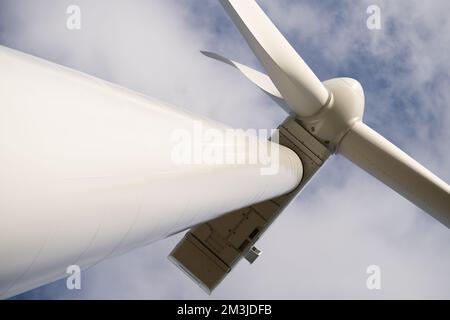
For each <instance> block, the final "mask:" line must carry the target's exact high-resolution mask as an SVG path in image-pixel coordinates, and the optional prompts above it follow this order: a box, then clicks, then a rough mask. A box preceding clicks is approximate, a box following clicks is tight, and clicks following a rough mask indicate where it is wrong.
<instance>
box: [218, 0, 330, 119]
mask: <svg viewBox="0 0 450 320" xmlns="http://www.w3.org/2000/svg"><path fill="white" fill-rule="evenodd" d="M220 2H221V3H222V5H223V7H224V8H225V10H226V11H227V12H228V15H229V16H230V17H231V19H232V20H233V22H234V23H235V25H236V26H237V28H238V29H239V31H240V32H241V33H242V35H243V36H244V38H245V39H246V40H247V43H248V44H249V46H250V48H251V49H252V50H253V52H254V53H255V55H256V56H257V57H258V59H259V61H260V62H261V64H262V65H263V66H264V68H265V69H266V70H267V73H268V74H269V76H270V78H271V79H272V81H273V83H274V84H275V86H276V87H277V88H278V90H279V92H280V93H281V94H282V95H283V98H284V99H285V100H286V103H287V104H288V105H289V106H290V107H291V108H292V110H293V111H294V112H295V113H296V114H297V115H298V116H300V117H308V116H311V115H313V114H315V113H316V112H318V111H319V110H320V109H321V108H322V107H323V106H324V105H326V104H327V102H328V99H329V93H328V91H327V89H326V88H325V87H324V86H323V85H322V83H321V82H320V80H319V79H318V78H317V77H316V75H315V74H314V73H313V72H312V71H311V69H310V68H309V67H308V66H307V64H306V63H305V62H304V61H303V59H302V58H301V57H300V56H299V55H298V53H297V52H296V51H295V50H294V48H293V47H292V46H291V45H290V44H289V42H288V41H287V40H286V39H285V38H284V37H283V35H282V34H281V33H280V31H279V30H278V29H277V28H276V27H275V25H274V24H273V23H272V21H270V19H269V18H268V17H267V15H266V14H265V13H264V11H263V10H262V9H261V8H260V7H259V6H258V4H257V3H256V2H255V1H254V0H220Z"/></svg>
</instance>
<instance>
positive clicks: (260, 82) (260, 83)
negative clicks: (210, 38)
mask: <svg viewBox="0 0 450 320" xmlns="http://www.w3.org/2000/svg"><path fill="white" fill-rule="evenodd" d="M201 53H203V54H204V55H205V56H207V57H209V58H212V59H215V60H218V61H220V62H223V63H226V64H228V65H230V66H232V67H234V68H236V69H238V70H239V71H240V72H241V73H242V74H243V75H244V76H245V77H246V78H247V79H248V80H250V81H251V82H253V84H255V85H256V86H257V87H258V88H260V89H261V90H262V91H264V93H266V94H267V95H268V96H269V97H270V98H272V100H273V101H275V103H277V104H278V105H279V106H280V107H281V108H283V110H285V111H286V112H287V113H292V110H291V108H289V106H288V105H287V104H286V102H285V101H284V99H283V96H282V95H281V93H280V91H278V89H277V87H275V85H274V84H273V82H272V80H271V79H270V78H269V77H268V76H267V75H266V74H264V73H262V72H259V71H257V70H255V69H252V68H250V67H248V66H246V65H243V64H240V63H238V62H236V61H233V60H230V59H227V58H225V57H223V56H221V55H219V54H217V53H214V52H208V51H201Z"/></svg>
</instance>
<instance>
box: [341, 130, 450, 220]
mask: <svg viewBox="0 0 450 320" xmlns="http://www.w3.org/2000/svg"><path fill="white" fill-rule="evenodd" d="M338 152H339V153H341V154H342V155H344V156H345V157H346V158H348V159H349V160H351V161H352V162H353V163H355V164H356V165H358V166H359V167H361V168H362V169H364V170H365V171H367V172H368V173H370V174H371V175H373V176H374V177H376V178H377V179H379V180H380V181H382V182H383V183H385V184H386V185H387V186H389V187H391V188H392V189H393V190H395V191H397V192H398V193H399V194H401V195H402V196H404V197H405V198H406V199H408V200H409V201H411V202H412V203H414V204H415V205H417V206H418V207H419V208H421V209H422V210H424V211H425V212H427V213H429V214H430V215H431V216H433V217H434V218H436V219H437V220H439V221H440V222H441V223H443V224H444V225H446V226H447V227H448V228H450V186H449V185H448V184H447V183H445V182H444V181H442V180H441V179H440V178H438V177H437V176H435V175H434V174H433V173H431V172H430V171H429V170H428V169H426V168H425V167H423V166H422V165H421V164H419V163H418V162H417V161H415V160H414V159H413V158H411V157H410V156H408V155H407V154H406V153H404V152H403V151H402V150H400V149H399V148H397V147H396V146H395V145H393V144H392V143H390V142H389V141H388V140H386V139H385V138H383V137H382V136H381V135H380V134H378V133H377V132H375V131H374V130H372V129H371V128H369V127H368V126H367V125H365V124H364V123H362V122H358V123H356V124H355V126H354V127H353V128H352V129H351V130H350V132H348V133H347V135H346V136H345V137H344V138H343V140H342V142H341V144H340V146H339V150H338Z"/></svg>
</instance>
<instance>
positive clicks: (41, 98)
mask: <svg viewBox="0 0 450 320" xmlns="http://www.w3.org/2000/svg"><path fill="white" fill-rule="evenodd" d="M221 3H222V5H223V6H224V8H225V9H226V11H227V13H228V14H229V15H230V17H231V18H232V20H233V22H234V23H235V24H236V26H237V27H238V29H239V31H240V32H241V33H242V35H243V36H244V38H245V39H246V40H247V42H248V44H249V46H250V48H251V49H252V50H253V52H254V53H255V55H256V56H257V57H258V59H259V60H260V62H261V64H262V65H263V67H264V68H265V70H266V71H267V75H265V74H262V73H260V72H258V71H256V70H253V69H251V68H249V67H246V66H244V65H242V64H239V63H236V62H234V61H231V60H228V59H225V58H223V57H221V56H219V55H216V54H212V53H205V54H207V55H208V56H210V57H213V58H216V59H219V60H221V61H224V62H226V63H228V64H231V65H233V66H235V67H236V68H238V69H239V70H240V71H241V72H242V73H243V74H244V75H245V76H246V77H247V78H249V79H250V80H251V81H252V82H254V83H255V84H256V85H257V86H258V87H259V88H261V89H262V90H264V91H265V92H266V93H267V94H268V95H269V96H271V97H272V98H273V99H274V101H276V102H277V103H278V104H279V105H280V106H281V107H283V108H284V109H285V110H287V111H288V112H289V114H290V116H289V118H288V119H287V120H286V121H285V122H284V123H283V124H282V125H281V126H280V133H281V139H280V144H281V146H279V145H278V144H277V143H275V142H272V141H262V140H258V139H257V138H251V139H255V140H258V141H257V143H258V144H261V145H263V146H265V147H267V148H268V149H270V150H271V148H276V147H278V148H279V153H278V154H277V155H275V154H270V155H269V158H270V160H274V161H275V160H278V161H279V170H278V172H277V173H276V174H274V175H261V169H262V165H261V164H258V163H256V164H248V163H246V164H226V165H223V164H202V163H195V164H177V163H174V161H173V153H172V152H173V133H174V132H177V130H178V131H179V130H182V131H183V132H188V133H193V131H194V130H195V128H194V127H195V123H198V122H201V123H202V124H203V126H204V127H205V128H207V129H211V130H216V131H219V132H224V131H226V130H227V129H229V128H228V127H226V126H224V125H222V124H219V123H216V122H213V121H210V120H207V119H202V118H199V117H196V116H194V115H191V114H188V113H186V112H182V111H179V110H176V109H174V108H172V107H171V106H168V105H167V104H164V103H162V102H160V101H157V100H155V99H151V98H148V97H144V96H142V95H140V94H137V93H134V92H131V91H129V90H126V89H123V88H120V87H118V86H115V85H112V84H110V83H107V82H105V81H102V80H99V79H96V78H93V77H90V76H87V75H84V74H81V73H79V72H76V71H73V70H70V69H67V68H64V67H61V66H58V65H55V64H52V63H49V62H46V61H43V60H41V59H37V58H35V57H31V56H28V55H25V54H23V53H19V52H16V51H14V50H11V49H7V48H4V47H0V69H1V70H2V73H1V74H0V176H1V177H2V179H1V180H0V259H1V261H2V262H1V264H0V297H3V298H6V297H10V296H12V295H15V294H18V293H20V292H24V291H26V290H30V289H32V288H35V287H37V286H40V285H43V284H45V283H49V282H51V281H54V280H56V279H60V278H63V277H65V276H67V273H66V270H67V267H68V266H70V265H79V266H80V267H81V268H82V269H84V268H88V267H90V266H92V265H95V264H97V263H98V262H100V261H102V260H104V259H106V258H108V257H111V256H116V255H119V254H122V253H124V252H126V251H129V250H131V249H133V248H136V247H138V246H143V245H146V244H148V243H150V242H152V241H156V240H158V239H162V238H165V237H168V236H170V235H172V234H174V233H177V232H180V231H182V230H186V229H189V228H191V227H194V228H192V229H191V231H189V232H188V233H187V234H186V236H185V238H184V239H183V240H182V241H181V242H180V244H179V245H178V246H177V247H176V248H175V249H174V251H173V252H172V253H171V255H170V258H171V259H172V260H173V261H174V262H175V263H177V264H178V265H179V266H180V267H182V268H183V270H184V271H186V272H187V273H188V274H189V275H191V276H192V277H193V278H194V279H195V280H196V281H197V282H199V284H200V285H202V286H203V287H204V288H205V289H206V290H207V291H211V290H213V289H214V288H215V287H216V286H217V285H218V284H219V283H220V281H221V280H222V279H223V278H224V277H225V276H226V274H228V273H229V271H230V270H231V269H232V267H233V266H234V265H235V264H236V262H237V261H239V260H240V258H242V257H244V256H246V258H247V259H248V260H249V261H254V259H255V258H256V257H257V256H258V255H259V254H260V252H259V251H258V250H257V249H256V248H254V247H253V244H254V243H255V242H256V240H257V239H258V238H259V237H260V235H261V234H262V233H263V232H264V231H265V230H266V229H267V227H268V226H269V225H270V223H271V222H272V221H273V220H274V219H275V218H276V216H277V215H278V214H279V213H280V212H281V211H282V210H283V208H284V207H285V206H287V205H288V204H289V202H290V201H292V199H293V198H294V197H295V196H296V195H297V194H298V193H299V191H300V190H301V189H302V188H303V187H304V186H305V184H306V183H307V182H308V181H309V180H310V179H311V178H312V176H313V175H314V173H315V172H316V171H317V170H318V169H319V168H320V166H321V165H322V164H323V163H324V162H325V161H326V159H327V158H328V157H329V156H330V155H331V154H332V153H338V154H342V155H344V156H345V157H346V158H348V159H349V160H351V161H352V162H354V163H355V164H356V165H358V166H360V167H361V168H363V169H364V170H366V171H367V172H369V173H370V174H372V175H373V176H375V177H376V178H378V179H379V180H381V181H382V182H383V183H385V184H386V185H388V186H389V187H391V188H392V189H394V190H395V191H397V192H398V193H400V194H401V195H403V196H404V197H405V198H407V199H408V200H410V201H411V202H413V203H414V204H416V205H417V206H418V207H420V208H422V209H423V210H424V211H426V212H427V213H429V214H430V215H432V216H433V217H435V218H436V219H437V220H439V221H440V222H441V223H443V224H444V225H446V226H447V227H450V187H449V186H448V185H447V184H446V183H445V182H444V181H442V180H441V179H439V178H438V177H437V176H435V175H434V174H432V173H431V172H430V171H428V170H427V169H426V168H424V167H423V166H422V165H420V164H419V163H417V162H416V161H415V160H414V159H412V158H411V157H409V156H408V155H406V154H405V153H404V152H402V151H401V150H400V149H398V148H397V147H395V146H394V145H393V144H391V143H390V142H389V141H387V140H386V139H385V138H383V137H382V136H381V135H379V134H378V133H376V132H375V131H374V130H372V129H370V128H369V127H368V126H367V125H365V124H364V123H363V122H362V117H363V111H364V92H363V89H362V87H361V85H360V84H359V83H358V82H357V81H356V80H354V79H349V78H338V79H332V80H328V81H325V82H323V83H322V82H320V80H319V79H318V78H317V77H316V76H315V75H314V73H313V72H312V71H311V69H310V68H309V67H308V66H307V65H306V63H305V62H304V61H303V60H302V58H301V57H300V56H299V55H298V54H297V53H296V52H295V50H294V49H293V48H292V46H291V45H290V44H289V43H288V42H287V40H286V39H285V38H284V37H283V36H282V34H281V33H280V32H279V31H278V30H277V28H276V27H275V26H274V25H273V23H272V22H271V21H270V19H269V18H268V17H267V16H266V15H265V13H264V12H263V11H262V9H261V8H260V7H259V6H258V5H257V3H256V2H255V1H254V0H222V1H221ZM193 128H194V129H193ZM238 136H239V134H238ZM224 144H225V142H224ZM228 146H229V145H228ZM231 146H232V147H237V148H236V149H233V150H238V151H236V152H244V154H246V155H248V154H249V153H250V152H251V151H250V150H248V149H247V148H246V147H245V146H244V147H243V148H242V146H240V145H239V144H238V143H236V142H233V143H232V145H231ZM239 147H241V148H239ZM275 158H277V159H275Z"/></svg>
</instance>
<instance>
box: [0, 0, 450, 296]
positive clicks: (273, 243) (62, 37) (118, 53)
mask: <svg viewBox="0 0 450 320" xmlns="http://www.w3.org/2000/svg"><path fill="white" fill-rule="evenodd" d="M259 2H260V3H261V4H262V6H263V7H264V8H265V9H267V11H268V13H269V15H270V16H271V18H273V20H274V22H275V23H276V24H277V25H278V26H279V27H280V29H281V30H282V31H283V32H284V33H285V34H286V35H287V37H288V39H289V40H290V41H291V42H292V43H293V45H294V47H295V48H296V49H297V50H298V51H299V52H300V53H301V54H302V56H303V57H304V58H305V60H306V61H307V62H308V63H309V64H310V65H311V67H312V68H313V70H315V71H316V72H317V74H318V75H319V77H320V78H321V79H322V80H326V79H327V78H331V77H337V76H351V77H354V78H356V79H358V80H360V81H361V83H362V84H363V85H364V88H365V92H366V99H367V104H366V115H365V120H366V122H367V123H369V124H370V125H371V126H373V127H374V128H375V129H376V130H377V131H379V132H380V133H382V134H383V135H385V136H386V137H387V138H389V139H390V140H392V141H393V142H395V143H396V144H398V145H400V146H401V147H402V148H403V149H404V150H405V151H407V152H408V153H410V154H411V155H413V156H414V157H415V158H417V159H418V160H419V161H420V162H422V163H423V164H424V165H426V166H427V167H429V168H430V169H431V170H432V171H433V172H435V173H436V174H438V175H440V176H442V177H443V178H444V179H445V180H446V181H450V151H448V141H450V127H449V126H448V125H447V124H448V123H449V122H450V108H449V105H450V93H449V90H448V87H449V85H450V80H449V77H448V75H449V74H450V62H449V61H448V58H447V55H448V52H449V49H450V43H449V41H450V37H449V36H448V31H449V30H450V25H449V24H450V22H449V21H448V19H446V18H447V17H446V15H445V13H446V11H447V10H446V9H447V8H448V4H447V1H445V0H442V1H441V0H433V1H428V2H423V1H418V0H402V1H395V2H393V1H377V3H378V4H379V5H380V7H381V13H382V21H383V24H382V26H383V28H382V30H380V31H370V30H368V29H367V28H366V19H367V14H366V8H367V6H368V5H370V4H372V3H371V1H361V2H358V3H357V4H355V2H354V1H350V0H345V1H339V3H336V2H334V1H320V2H318V1H289V0H280V1H268V0H265V1H262V0H261V1H259ZM73 3H76V4H78V5H79V6H80V7H81V10H82V19H83V20H82V29H81V30H80V31H76V32H75V31H72V32H71V31H68V30H67V29H65V19H66V14H65V9H66V8H67V5H68V4H73ZM0 6H1V7H0V43H1V44H4V45H7V46H10V47H13V48H16V49H19V50H22V51H25V52H29V53H32V54H35V55H38V56H41V57H44V58H46V59H48V60H51V61H55V62H58V63H60V64H64V65H67V66H69V67H72V68H75V69H78V70H81V71H84V72H87V73H90V74H93V75H95V76H97V77H100V78H104V79H106V80H109V81H113V82H116V83H119V84H121V85H123V86H126V87H129V88H131V89H134V90H137V91H140V92H143V93H145V94H148V95H151V96H154V97H157V98H160V99H162V100H165V101H168V102H170V103H173V104H175V105H177V106H181V107H184V108H186V109H188V110H190V111H193V112H195V113H199V114H202V115H206V116H208V117H210V118H213V119H215V120H220V121H222V122H225V123H227V124H230V125H233V126H235V127H244V128H248V127H256V128H272V127H276V126H277V124H278V123H280V122H281V121H282V119H283V117H284V116H285V115H284V113H283V111H281V110H279V109H278V107H277V106H276V105H274V104H273V103H272V102H271V101H270V100H269V99H267V98H266V97H265V96H264V95H263V94H261V93H260V92H259V91H258V90H257V89H256V88H254V87H253V86H252V85H251V84H249V83H247V81H246V80H245V79H243V78H241V77H240V75H239V74H237V73H236V72H235V71H234V70H233V69H232V68H227V67H226V66H221V65H219V64H216V63H214V62H213V61H209V60H208V59H206V58H204V57H203V56H201V55H200V54H199V50H201V49H208V50H216V51H218V52H220V53H222V54H225V55H227V56H229V57H230V58H233V59H235V60H238V61H241V62H244V63H247V64H250V65H256V66H258V65H257V61H256V59H255V58H254V57H253V56H252V54H251V52H250V51H249V50H248V48H247V47H246V45H245V43H244V41H243V40H242V39H241V38H240V36H239V35H238V34H237V32H236V31H235V29H234V27H233V26H232V25H231V23H230V21H229V20H228V18H227V17H226V16H225V14H224V13H223V10H222V9H221V7H220V6H219V5H218V3H217V2H216V1H208V2H205V1H202V2H201V4H199V2H198V1H196V0H190V1H175V0H165V1H156V0H155V1H138V0H134V1H126V2H125V1H106V0H100V1H99V0H97V1H95V2H93V1H88V0H84V1H83V0H78V1H60V0H56V1H50V0H45V1H44V0H42V1H40V2H39V4H37V3H36V2H35V1H31V0H21V1H17V0H14V1H13V0H0ZM180 236H181V235H177V236H175V237H173V238H170V239H166V240H163V241H161V242H158V243H155V244H152V245H150V246H148V247H145V248H141V249H137V250H135V251H132V252H130V253H128V254H126V255H124V256H121V257H117V258H113V259H110V260H108V261H105V262H102V263H100V264H98V265H97V266H95V267H93V268H91V269H90V270H88V271H86V272H84V273H83V290H81V291H79V292H74V291H68V290H66V289H65V285H64V281H59V282H56V283H54V284H51V285H48V286H45V287H42V288H39V289H36V290H33V291H31V292H30V293H27V294H25V295H22V296H21V298H60V299H64V298H155V299H165V298H175V299H177V298H181V299H193V298H207V296H206V295H205V294H204V293H203V292H202V291H201V290H200V289H199V288H197V287H196V286H195V285H194V284H193V283H192V282H191V280H189V279H187V278H186V277H185V275H184V274H183V273H181V272H180V271H179V270H178V269H177V268H176V267H174V266H172V265H171V264H170V262H168V261H167V260H166V256H167V254H168V253H169V252H170V251H171V249H172V248H173V246H174V245H175V244H176V243H177V241H178V240H179V239H180ZM258 247H260V248H261V249H262V250H263V251H264V253H263V255H262V257H261V258H260V259H258V261H257V262H256V263H255V264H253V265H251V266H249V265H248V264H246V262H241V263H239V265H238V266H237V267H236V269H235V270H233V272H232V273H231V274H230V276H229V278H227V279H226V280H225V281H224V282H223V283H222V285H221V286H220V287H219V288H218V289H217V291H215V292H214V294H213V295H212V296H211V297H210V298H225V299H231V298H275V299H276V298H287V299H295V298H374V299H378V298H450V285H449V283H450V276H449V275H448V270H449V268H450V255H449V254H448V248H449V247H450V233H449V232H448V229H446V228H445V227H443V226H441V225H440V224H438V223H436V222H435V221H434V220H433V219H432V218H429V217H428V216H426V215H425V214H423V213H422V212H421V211H420V210H419V209H416V208H415V207H414V206H413V205H411V204H409V203H408V202H407V201H406V200H404V199H402V198H401V197H400V196H398V195H396V194H395V193H393V192H392V191H390V190H389V189H388V188H387V187H385V186H384V185H382V184H381V183H379V182H378V181H376V180H375V179H373V178H372V177H370V176H368V175H367V174H365V173H364V172H361V171H360V170H359V169H358V168H356V167H354V166H353V165H351V164H350V163H348V162H347V161H345V160H344V159H342V158H341V157H339V156H337V157H334V158H332V159H331V160H330V161H329V162H328V163H327V164H326V166H325V167H324V168H323V169H322V171H321V172H320V173H319V174H318V176H317V177H316V178H315V179H314V180H313V181H312V183H311V184H310V185H309V186H308V188H307V189H306V190H305V191H304V192H303V193H302V194H301V195H300V197H299V198H298V199H297V200H296V201H295V202H294V203H293V204H292V205H291V206H290V207H289V208H288V209H287V210H286V211H285V212H284V213H283V215H282V216H281V217H280V218H279V219H278V220H277V221H276V222H275V224H274V225H273V226H272V227H271V228H270V229H269V231H268V232H267V233H266V235H265V236H264V237H263V238H262V239H261V240H260V241H259V243H258ZM371 264H376V265H379V266H380V267H381V268H382V290H380V291H369V290H367V288H366V286H365V282H366V279H367V276H368V275H367V274H366V268H367V266H368V265H371Z"/></svg>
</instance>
